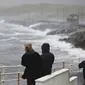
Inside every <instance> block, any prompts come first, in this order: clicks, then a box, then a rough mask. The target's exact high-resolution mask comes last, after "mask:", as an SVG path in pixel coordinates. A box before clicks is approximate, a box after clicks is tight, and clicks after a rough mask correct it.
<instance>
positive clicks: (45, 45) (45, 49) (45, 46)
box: [41, 43, 50, 53]
mask: <svg viewBox="0 0 85 85" xmlns="http://www.w3.org/2000/svg"><path fill="white" fill-rule="evenodd" d="M41 49H42V53H46V52H49V51H50V45H49V44H48V43H44V44H43V45H42V47H41Z"/></svg>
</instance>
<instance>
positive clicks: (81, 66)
mask: <svg viewBox="0 0 85 85" xmlns="http://www.w3.org/2000/svg"><path fill="white" fill-rule="evenodd" d="M78 67H79V68H83V79H84V81H83V85H85V61H82V62H81V63H79V65H78Z"/></svg>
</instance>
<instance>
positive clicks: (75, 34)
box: [60, 24, 85, 49]
mask: <svg viewBox="0 0 85 85" xmlns="http://www.w3.org/2000/svg"><path fill="white" fill-rule="evenodd" d="M69 29H72V31H69V30H67V29H66V30H67V32H68V35H69V37H68V38H64V39H60V40H64V41H66V42H69V43H72V44H73V45H74V46H75V47H77V48H82V49H85V25H80V24H78V25H72V26H71V27H69ZM64 33H65V32H64ZM65 34H66V33H65Z"/></svg>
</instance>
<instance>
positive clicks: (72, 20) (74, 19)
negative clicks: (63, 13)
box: [67, 14, 79, 24]
mask: <svg viewBox="0 0 85 85" xmlns="http://www.w3.org/2000/svg"><path fill="white" fill-rule="evenodd" d="M67 22H70V23H72V24H78V23H79V16H78V15H76V14H70V15H69V16H68V18H67Z"/></svg>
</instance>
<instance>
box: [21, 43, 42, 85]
mask: <svg viewBox="0 0 85 85" xmlns="http://www.w3.org/2000/svg"><path fill="white" fill-rule="evenodd" d="M25 51H26V52H25V54H24V55H23V56H22V60H21V64H22V65H23V66H25V67H26V68H25V71H24V74H23V76H22V78H23V79H27V85H35V79H37V78H39V77H40V72H41V58H40V55H39V54H38V53H37V52H35V51H34V50H33V49H32V44H25Z"/></svg>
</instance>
